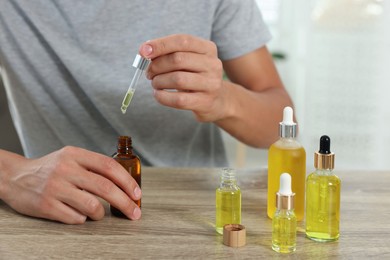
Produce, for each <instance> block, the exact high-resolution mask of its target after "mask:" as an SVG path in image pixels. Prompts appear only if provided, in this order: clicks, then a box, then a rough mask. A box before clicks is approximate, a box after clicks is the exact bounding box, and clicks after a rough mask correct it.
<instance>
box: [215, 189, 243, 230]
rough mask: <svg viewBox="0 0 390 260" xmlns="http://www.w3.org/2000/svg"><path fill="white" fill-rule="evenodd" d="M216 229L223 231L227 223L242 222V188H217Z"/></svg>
mask: <svg viewBox="0 0 390 260" xmlns="http://www.w3.org/2000/svg"><path fill="white" fill-rule="evenodd" d="M215 205H216V213H215V218H216V223H215V230H216V231H217V232H218V233H219V234H222V233H223V226H224V225H226V224H241V190H240V189H239V188H238V187H237V186H235V188H233V189H232V190H225V189H223V188H218V189H217V190H216V201H215Z"/></svg>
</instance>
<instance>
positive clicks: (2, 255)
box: [0, 168, 390, 259]
mask: <svg viewBox="0 0 390 260" xmlns="http://www.w3.org/2000/svg"><path fill="white" fill-rule="evenodd" d="M338 175H339V177H340V178H341V180H342V194H341V236H340V239H339V241H337V242H333V243H317V242H313V241H311V240H308V239H306V238H305V236H304V229H303V228H304V223H303V222H301V223H299V230H298V239H297V251H296V252H295V253H293V254H290V255H287V256H286V255H279V254H278V253H276V252H274V251H272V249H271V220H269V219H268V218H267V217H266V195H267V190H266V183H267V181H266V180H267V173H266V171H265V170H253V171H239V172H238V178H239V185H240V187H241V189H242V194H243V207H242V224H243V225H245V227H246V229H247V244H246V246H244V247H242V248H236V249H235V248H230V247H227V246H225V245H223V244H222V237H221V236H220V235H218V234H217V233H216V232H215V231H214V221H215V188H216V187H217V185H218V183H219V170H218V169H194V168H193V169H178V168H144V169H143V173H142V184H143V189H142V191H143V198H142V219H141V220H139V221H130V220H126V219H120V218H116V217H112V216H110V213H109V210H108V205H107V203H104V205H105V207H106V216H105V218H104V219H103V220H101V221H88V222H87V223H85V224H83V225H65V224H61V223H57V222H52V221H47V220H41V219H36V218H30V217H26V216H23V215H20V214H18V213H16V212H14V211H13V210H12V209H10V208H9V207H7V205H5V204H4V203H3V202H1V201H0V259H65V258H68V259H69V258H71V259H135V258H142V259H145V258H146V259H148V258H150V259H172V258H180V259H189V258H195V259H210V258H214V259H226V258H230V259H255V258H256V259H259V258H264V259H272V258H282V257H283V258H291V259H327V258H332V259H366V258H368V257H370V258H381V259H390V199H389V197H390V189H389V183H390V172H352V171H351V172H339V173H338Z"/></svg>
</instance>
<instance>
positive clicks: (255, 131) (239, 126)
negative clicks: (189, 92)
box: [215, 81, 292, 148]
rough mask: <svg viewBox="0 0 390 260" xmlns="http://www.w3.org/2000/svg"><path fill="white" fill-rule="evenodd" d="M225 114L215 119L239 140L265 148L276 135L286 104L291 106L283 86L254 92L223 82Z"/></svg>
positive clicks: (274, 139) (273, 140)
mask: <svg viewBox="0 0 390 260" xmlns="http://www.w3.org/2000/svg"><path fill="white" fill-rule="evenodd" d="M224 88H226V91H225V100H226V101H225V106H226V109H225V111H226V114H225V116H224V117H223V118H222V119H220V120H217V121H216V122H215V123H216V124H217V125H218V126H219V127H221V128H222V129H224V130H225V131H226V132H228V133H229V134H230V135H232V136H233V137H235V138H236V139H238V140H239V141H241V142H243V143H245V144H247V145H250V146H253V147H257V148H267V147H268V146H269V145H271V144H272V143H273V142H275V141H276V139H277V138H278V127H279V122H280V121H281V119H282V111H283V108H284V107H285V106H292V102H291V99H290V98H289V96H288V94H287V92H286V91H285V89H284V88H283V87H272V88H268V89H265V90H263V91H261V92H255V91H252V90H249V89H247V88H244V87H243V86H241V85H238V84H234V83H231V82H228V81H225V82H224Z"/></svg>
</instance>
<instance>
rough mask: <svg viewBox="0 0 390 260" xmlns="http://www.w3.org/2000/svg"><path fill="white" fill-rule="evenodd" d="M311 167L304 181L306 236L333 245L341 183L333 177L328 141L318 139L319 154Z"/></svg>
mask: <svg viewBox="0 0 390 260" xmlns="http://www.w3.org/2000/svg"><path fill="white" fill-rule="evenodd" d="M314 167H315V168H316V171H315V172H313V173H311V174H310V175H309V176H308V177H307V180H306V236H307V237H308V238H310V239H312V240H315V241H319V242H327V241H335V240H337V239H338V238H339V235H340V231H339V225H340V188H341V181H340V179H339V177H337V176H336V175H335V174H334V173H333V168H334V153H332V152H331V151H330V138H329V136H326V135H323V136H321V138H320V150H319V151H318V152H316V153H314Z"/></svg>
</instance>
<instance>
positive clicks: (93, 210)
mask: <svg viewBox="0 0 390 260" xmlns="http://www.w3.org/2000/svg"><path fill="white" fill-rule="evenodd" d="M57 196H58V199H59V200H60V201H62V202H64V203H65V204H67V205H69V206H70V207H72V208H73V209H75V210H77V211H78V212H80V213H81V214H82V215H84V216H88V217H89V218H91V219H93V220H100V219H102V218H103V217H104V213H105V212H104V208H103V205H102V204H101V203H100V201H99V200H98V199H97V198H96V197H95V196H94V195H92V194H90V193H88V192H86V191H83V190H80V189H77V188H76V187H72V186H71V185H69V186H68V187H64V189H61V191H58V194H57Z"/></svg>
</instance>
